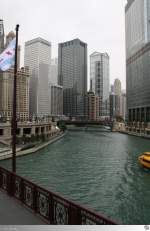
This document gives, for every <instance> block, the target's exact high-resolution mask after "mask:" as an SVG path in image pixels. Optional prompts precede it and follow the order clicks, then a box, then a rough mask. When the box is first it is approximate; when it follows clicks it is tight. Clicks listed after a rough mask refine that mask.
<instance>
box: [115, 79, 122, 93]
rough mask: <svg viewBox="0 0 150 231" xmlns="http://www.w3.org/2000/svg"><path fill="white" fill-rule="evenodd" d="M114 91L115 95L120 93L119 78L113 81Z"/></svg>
mask: <svg viewBox="0 0 150 231" xmlns="http://www.w3.org/2000/svg"><path fill="white" fill-rule="evenodd" d="M114 93H115V95H119V96H120V95H121V81H120V80H119V79H115V81H114Z"/></svg>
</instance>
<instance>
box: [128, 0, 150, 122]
mask: <svg viewBox="0 0 150 231" xmlns="http://www.w3.org/2000/svg"><path fill="white" fill-rule="evenodd" d="M125 18H126V20H125V21H126V86H127V111H128V112H127V113H128V119H129V121H145V122H148V121H150V56H149V53H150V0H128V2H127V5H126V7H125Z"/></svg>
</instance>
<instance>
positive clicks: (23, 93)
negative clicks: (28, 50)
mask: <svg viewBox="0 0 150 231" xmlns="http://www.w3.org/2000/svg"><path fill="white" fill-rule="evenodd" d="M13 77H14V69H13V68H11V69H9V70H7V71H5V72H3V76H2V78H0V96H1V97H0V117H3V118H5V119H6V120H11V118H12V108H13ZM17 117H18V119H19V120H23V121H24V120H28V118H29V70H28V69H25V68H21V69H18V72H17Z"/></svg>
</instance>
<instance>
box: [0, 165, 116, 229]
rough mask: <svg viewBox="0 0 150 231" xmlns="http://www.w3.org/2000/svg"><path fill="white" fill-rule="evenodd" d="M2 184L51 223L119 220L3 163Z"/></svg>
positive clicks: (87, 222) (83, 223)
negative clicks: (54, 190)
mask: <svg viewBox="0 0 150 231" xmlns="http://www.w3.org/2000/svg"><path fill="white" fill-rule="evenodd" d="M0 188H1V189H3V190H5V191H6V192H7V193H8V194H9V195H10V196H13V197H15V198H16V199H18V200H19V201H21V202H22V203H23V204H24V205H26V206H27V207H29V208H30V209H31V210H32V211H33V212H35V213H37V214H38V215H40V216H41V217H42V218H44V219H45V221H46V222H47V223H49V224H54V225H115V224H116V223H115V222H113V221H111V220H109V219H107V218H105V217H104V216H102V215H99V214H97V213H95V212H93V211H91V210H89V209H86V208H84V207H82V206H80V205H77V204H76V203H74V202H72V201H70V200H67V199H65V198H63V197H62V196H60V195H58V194H56V193H53V192H50V191H48V190H46V189H44V188H42V187H40V186H38V185H36V184H34V183H32V182H30V181H29V180H26V179H25V178H23V177H20V176H18V175H16V174H15V173H12V172H10V171H8V170H6V169H4V168H3V167H0Z"/></svg>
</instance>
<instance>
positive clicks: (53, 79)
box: [49, 58, 58, 84]
mask: <svg viewBox="0 0 150 231" xmlns="http://www.w3.org/2000/svg"><path fill="white" fill-rule="evenodd" d="M49 82H50V83H53V84H58V59H57V58H55V59H51V65H50V78H49Z"/></svg>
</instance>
